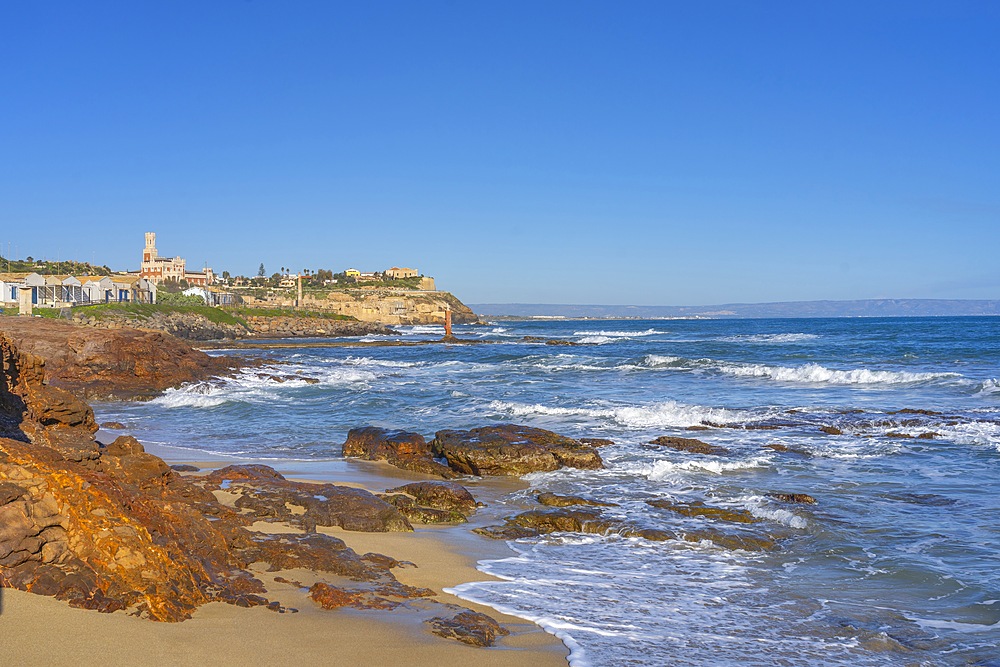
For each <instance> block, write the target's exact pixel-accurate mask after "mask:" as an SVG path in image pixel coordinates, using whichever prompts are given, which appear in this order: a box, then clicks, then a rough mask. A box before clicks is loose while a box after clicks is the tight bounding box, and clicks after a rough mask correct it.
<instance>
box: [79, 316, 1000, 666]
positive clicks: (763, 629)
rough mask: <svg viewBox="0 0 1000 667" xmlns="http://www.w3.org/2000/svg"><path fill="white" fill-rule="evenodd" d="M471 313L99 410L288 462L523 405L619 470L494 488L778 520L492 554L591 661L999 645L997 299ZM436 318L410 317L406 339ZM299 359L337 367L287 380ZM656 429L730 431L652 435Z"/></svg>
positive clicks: (695, 522) (860, 661) (483, 590)
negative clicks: (650, 311) (766, 312)
mask: <svg viewBox="0 0 1000 667" xmlns="http://www.w3.org/2000/svg"><path fill="white" fill-rule="evenodd" d="M456 333H457V334H458V335H459V336H462V337H468V338H476V339H480V340H484V341H491V342H492V343H493V344H484V345H476V346H440V345H433V346H419V347H371V348H355V349H350V348H311V349H289V350H274V351H268V352H264V353H259V352H253V353H252V354H254V355H258V354H263V355H264V356H265V357H266V358H267V359H268V360H269V361H270V362H273V363H272V364H271V365H268V366H265V367H263V368H257V369H254V370H252V371H247V372H245V373H242V374H241V375H239V376H238V377H236V378H233V379H228V380H218V381H212V382H205V383H199V384H195V385H191V386H186V387H183V388H181V389H178V390H172V391H168V392H167V393H166V394H164V395H163V396H161V397H159V398H157V399H155V400H153V401H151V402H148V403H141V404H101V405H98V406H96V409H97V412H98V416H99V418H100V419H102V420H103V419H115V420H118V421H124V422H126V423H127V424H128V426H129V428H130V430H131V432H133V433H135V434H136V435H137V436H138V437H140V438H141V439H142V440H144V441H146V442H149V443H158V444H163V445H170V446H174V447H179V448H181V451H183V450H184V449H190V450H192V457H205V456H206V454H207V455H209V456H211V455H213V454H225V455H232V456H238V457H248V458H256V459H274V460H275V461H276V465H277V466H278V467H280V466H281V464H282V462H283V461H284V462H290V461H310V462H312V463H311V464H310V465H313V466H318V467H319V468H322V467H323V466H324V465H329V466H334V465H343V464H342V463H341V461H340V444H341V443H342V442H343V441H344V439H345V436H346V434H347V431H348V430H349V429H350V428H353V427H355V426H360V425H366V424H373V425H378V426H387V427H394V428H396V427H398V428H406V429H409V430H415V431H419V432H422V433H424V434H425V435H428V436H430V435H432V434H433V433H434V431H436V430H439V429H444V428H471V427H475V426H482V425H486V424H490V423H502V422H514V423H520V424H528V425H532V426H538V427H542V428H548V429H552V430H555V431H558V432H560V433H563V434H567V435H570V436H574V437H587V436H589V437H600V438H608V439H611V440H613V441H614V442H615V444H614V445H611V446H608V447H606V448H604V449H602V456H603V457H604V459H605V462H606V466H607V467H606V469H604V470H600V471H577V470H561V471H557V472H552V473H544V474H535V475H529V476H528V477H526V479H527V481H528V482H529V483H530V485H531V489H530V490H528V491H523V492H519V493H516V494H513V495H512V496H510V497H508V498H506V499H504V500H503V501H501V502H500V503H499V504H498V505H496V506H494V507H491V508H489V511H492V512H494V513H495V514H496V515H497V516H498V517H502V516H504V515H505V513H506V514H512V513H514V512H517V511H519V510H521V509H523V508H524V507H527V506H529V505H530V504H531V502H532V496H533V495H534V494H536V493H538V492H540V491H553V492H556V493H568V494H576V495H583V496H587V497H591V498H594V499H599V500H604V501H608V502H614V503H616V504H617V506H616V507H613V508H607V510H606V511H607V514H608V516H610V517H614V518H616V519H619V520H621V521H623V522H625V523H628V524H630V525H636V526H641V527H650V528H662V529H668V530H671V531H673V532H675V533H678V534H682V535H684V534H694V533H696V532H697V533H698V534H699V535H704V534H706V532H705V531H706V530H708V531H711V530H721V531H727V532H736V533H737V534H742V535H755V536H766V537H768V538H770V539H773V540H775V543H776V547H775V548H774V549H772V550H765V551H743V550H734V549H731V548H726V547H725V546H720V545H719V544H716V543H715V542H713V541H711V539H702V540H700V541H697V542H689V541H684V540H675V541H668V542H651V541H646V540H644V539H641V538H625V537H621V536H620V535H618V534H611V535H592V534H567V533H563V534H553V535H548V536H544V537H541V538H537V539H526V540H519V541H517V542H513V543H511V546H512V548H513V549H514V553H513V555H512V556H510V557H509V558H503V559H500V560H492V561H485V562H483V563H481V564H480V568H481V569H482V570H484V571H486V572H489V573H491V574H493V575H496V576H497V577H500V579H501V580H500V581H490V582H476V583H470V584H465V585H462V586H459V587H457V588H456V589H455V592H456V593H458V594H459V595H460V596H462V597H464V598H466V599H469V600H475V601H477V602H482V603H486V604H489V605H492V606H493V607H495V608H497V609H500V610H502V611H506V612H510V613H514V614H517V615H520V616H523V617H526V618H530V619H533V620H535V621H537V622H539V623H540V624H542V625H543V626H544V627H545V628H547V629H548V630H550V631H552V632H554V633H556V634H557V635H558V636H560V637H561V638H562V639H563V640H564V641H565V642H566V643H567V645H568V646H569V647H570V648H571V649H572V656H571V661H572V663H573V664H574V665H665V664H670V665H734V664H739V665H853V666H859V665H983V666H987V665H1000V649H998V645H1000V574H998V572H1000V555H998V552H1000V381H998V377H1000V319H997V318H928V319H836V320H834V319H822V320H811V319H791V320H711V321H694V320H647V321H635V320H630V321H530V322H500V323H496V324H492V325H490V326H485V327H458V328H457V331H456ZM441 334H442V331H441V329H440V328H437V327H404V328H403V329H402V332H401V335H400V336H399V338H401V339H404V340H418V339H429V338H436V337H440V335H441ZM524 336H539V337H543V338H546V339H553V340H561V341H568V342H574V343H580V345H574V346H553V345H542V344H537V343H531V342H526V341H524V340H523V337H524ZM241 354H247V353H245V352H241ZM290 375H301V376H305V377H309V378H314V379H316V380H319V382H318V383H313V384H310V383H307V382H305V381H303V380H298V379H291V380H285V381H279V379H276V378H275V376H279V377H280V376H290ZM901 410H905V412H902V413H901V412H899V411H901ZM706 425H708V426H709V427H708V429H707V430H698V431H692V430H689V427H705V426H706ZM824 427H826V429H827V431H829V432H824V431H823V430H821V429H823V428H824ZM662 435H673V436H682V437H695V438H699V439H702V440H704V441H706V442H709V443H711V444H713V445H719V446H722V447H725V448H727V449H728V450H729V453H728V454H727V455H724V456H712V455H699V454H691V453H685V452H680V451H674V450H671V449H668V448H664V447H657V446H653V445H650V444H649V441H650V440H652V439H653V438H656V437H658V436H662ZM919 436H924V437H919ZM775 445H777V446H781V447H783V448H784V449H785V450H786V451H776V450H775V448H774V447H772V446H775ZM781 447H779V449H780V448H781ZM773 492H784V493H807V494H810V495H812V496H813V497H814V498H815V499H816V500H817V503H816V504H815V505H806V504H788V503H783V502H781V501H779V500H776V499H774V498H772V497H770V496H768V495H767V494H769V493H773ZM650 500H661V501H662V500H666V501H673V502H680V503H688V502H694V501H702V502H704V503H706V504H708V505H713V506H717V507H724V508H728V509H735V510H744V511H746V512H749V513H751V514H752V515H753V516H754V517H755V518H756V519H758V521H757V522H756V523H752V524H746V525H739V526H734V525H732V524H729V523H727V522H724V521H719V520H717V519H707V518H697V517H685V516H681V515H680V514H676V513H674V512H670V511H667V510H664V509H659V508H657V507H654V506H651V505H650V504H648V501H650ZM708 534H710V533H708Z"/></svg>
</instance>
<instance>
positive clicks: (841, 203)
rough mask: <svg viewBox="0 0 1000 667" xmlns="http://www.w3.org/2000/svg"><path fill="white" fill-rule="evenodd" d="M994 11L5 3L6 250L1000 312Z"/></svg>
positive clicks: (525, 292) (740, 4)
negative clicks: (915, 303) (939, 301)
mask: <svg viewBox="0 0 1000 667" xmlns="http://www.w3.org/2000/svg"><path fill="white" fill-rule="evenodd" d="M998 35H1000V3H998V2H994V1H991V0H983V1H980V2H967V1H962V0H948V1H941V2H919V1H916V0H911V1H907V2H894V1H883V2H849V1H838V2H827V3H818V2H801V1H800V0H796V1H788V2H779V1H761V2H746V1H744V0H733V1H729V2H726V1H706V2H669V1H667V0H659V1H656V2H611V1H608V2H586V1H580V0H572V1H565V2H562V1H559V2H557V1H537V0H536V1H532V2H527V1H524V2H522V1H517V0H508V1H504V2H500V1H492V2H486V1H470V0H461V1H454V2H438V1H432V0H421V1H420V2H383V1H378V0H366V1H365V2H333V1H329V0H328V1H320V2H305V1H295V0H289V1H287V2H277V1H262V0H255V1H227V0H217V1H213V2H184V1H181V0H172V1H171V2H159V3H154V2H130V1H127V0H122V1H120V2H102V1H100V0H92V1H90V2H86V3H80V2H62V1H56V0H51V1H46V2H13V1H9V0H8V1H6V2H3V1H0V63H2V64H0V255H4V256H7V255H8V254H11V255H15V256H16V257H22V258H23V257H26V256H29V255H31V256H33V257H35V258H48V259H77V260H81V261H96V262H97V263H99V264H108V265H110V266H111V267H112V268H114V269H118V270H126V269H129V270H136V269H138V266H139V261H140V258H141V251H142V247H143V232H146V231H155V232H157V247H158V249H159V251H160V254H161V255H165V256H173V255H180V256H183V257H185V258H186V259H187V260H188V265H189V267H201V266H204V265H205V264H206V263H207V264H208V265H210V266H211V267H213V269H215V271H216V272H221V271H223V270H228V271H230V272H232V273H233V274H241V273H242V274H247V275H255V274H256V273H257V269H258V266H259V264H260V263H264V265H265V267H266V270H267V272H268V274H270V273H272V272H274V271H277V270H278V269H279V268H280V267H288V268H291V269H292V270H293V271H296V270H299V269H305V268H308V269H313V270H315V269H320V268H329V269H333V270H334V271H338V270H342V269H345V268H348V267H356V268H358V269H360V270H362V271H375V270H383V269H385V268H388V267H390V266H408V267H415V268H417V269H419V270H420V271H421V272H422V273H424V274H426V275H432V276H434V277H435V278H436V279H437V283H438V287H439V288H441V289H447V290H450V291H453V292H454V293H455V294H456V295H457V296H458V297H459V298H460V299H462V300H463V301H466V302H468V303H514V302H520V303H567V304H587V303H591V304H641V305H705V304H714V303H736V302H745V303H749V302H767V301H790V300H812V299H865V298H970V299H996V298H1000V262H998V261H997V256H998V255H997V252H998V249H1000V243H998V238H1000V233H998V230H1000V38H998Z"/></svg>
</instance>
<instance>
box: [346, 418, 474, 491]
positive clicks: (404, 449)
mask: <svg viewBox="0 0 1000 667" xmlns="http://www.w3.org/2000/svg"><path fill="white" fill-rule="evenodd" d="M343 452H344V456H349V457H354V458H359V459H364V460H366V461H385V462H386V463H391V464H392V465H394V466H396V467H397V468H403V469H404V470H412V471H414V472H421V473H425V474H427V475H438V476H439V477H445V478H452V477H456V476H457V475H456V474H455V473H454V472H453V471H452V470H451V469H449V468H448V467H447V466H444V465H441V464H440V463H438V462H437V461H435V460H434V456H433V454H432V452H431V448H430V446H429V445H428V444H427V441H426V440H425V439H424V436H422V435H420V434H419V433H413V432H411V431H393V430H389V429H384V428H378V427H376V426H365V427H362V428H355V429H351V430H350V432H348V434H347V441H346V442H345V443H344V445H343Z"/></svg>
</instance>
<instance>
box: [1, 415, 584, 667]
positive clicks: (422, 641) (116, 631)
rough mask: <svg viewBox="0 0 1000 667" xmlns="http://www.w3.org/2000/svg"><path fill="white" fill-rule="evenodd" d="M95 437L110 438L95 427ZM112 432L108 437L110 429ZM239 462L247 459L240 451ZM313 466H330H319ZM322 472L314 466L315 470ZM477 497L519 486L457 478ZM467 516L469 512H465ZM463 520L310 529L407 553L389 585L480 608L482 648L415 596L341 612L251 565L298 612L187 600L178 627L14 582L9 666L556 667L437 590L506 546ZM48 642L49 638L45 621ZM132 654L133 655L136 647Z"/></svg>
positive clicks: (354, 471)
mask: <svg viewBox="0 0 1000 667" xmlns="http://www.w3.org/2000/svg"><path fill="white" fill-rule="evenodd" d="M98 435H99V439H101V440H105V439H109V437H110V439H114V435H112V434H111V433H109V432H107V431H101V432H99V434H98ZM115 435H117V434H115ZM149 451H150V453H152V454H155V455H156V456H159V457H161V458H163V459H164V460H165V461H166V462H167V463H168V464H171V465H174V464H182V463H183V464H188V465H194V466H196V467H199V468H201V471H200V472H198V473H194V474H196V475H201V474H207V473H208V472H209V471H210V470H211V469H214V468H218V467H220V466H225V465H229V464H232V463H235V462H237V459H224V458H223V457H213V458H211V460H207V459H208V457H205V458H202V457H191V452H190V450H179V449H178V448H172V447H164V446H156V445H151V446H150V447H149ZM239 462H240V463H254V462H256V461H252V460H247V459H240V460H239ZM265 463H266V464H268V465H271V466H276V469H278V470H279V472H282V473H283V474H285V473H287V474H288V478H289V479H293V480H295V481H308V482H320V483H331V482H332V483H336V484H340V485H344V486H356V487H359V488H365V489H368V490H371V491H381V490H384V488H386V486H388V485H393V484H402V483H406V482H410V481H423V480H427V479H431V478H430V477H429V476H426V475H420V474H419V473H409V472H407V471H403V470H400V469H398V468H395V467H393V466H390V465H388V464H383V463H375V462H355V461H343V462H341V461H336V460H334V461H329V462H295V461H290V462H287V463H286V464H285V465H282V464H281V463H279V462H276V461H266V462H265ZM324 464H334V465H332V466H331V465H326V466H324ZM323 467H326V468H327V472H326V473H325V474H324V473H321V472H320V471H319V468H323ZM468 486H469V488H470V490H471V491H472V493H473V494H474V495H475V496H476V498H477V499H479V498H484V499H485V501H486V502H487V503H488V504H489V503H490V502H491V499H494V498H497V497H499V496H501V495H503V494H505V493H509V492H510V491H512V490H515V489H516V488H524V487H525V486H526V485H525V484H524V483H522V482H520V481H519V480H512V479H483V480H481V481H479V480H477V481H476V482H474V483H472V484H469V485H468ZM473 521H475V519H473ZM470 527H471V526H470V524H460V525H458V526H429V527H425V526H415V527H414V532H412V533H368V532H357V531H347V530H343V529H341V528H326V527H320V528H319V529H318V532H320V533H324V534H327V535H332V536H334V537H337V538H339V539H341V540H343V541H344V542H346V543H347V545H348V547H350V548H352V549H354V550H355V551H357V552H358V553H367V552H376V553H382V554H385V555H388V556H392V557H393V558H396V559H397V560H401V561H409V562H411V563H413V564H414V565H415V566H416V567H407V568H400V569H397V570H394V572H395V573H396V577H397V578H398V579H399V581H400V582H402V583H404V584H408V585H412V586H420V587H427V588H430V589H432V590H433V591H434V592H435V593H436V596H435V597H434V598H433V599H434V600H435V601H437V602H442V603H446V604H457V605H461V606H463V607H466V608H469V609H472V610H474V611H478V612H482V613H486V614H488V615H490V616H492V617H493V618H495V619H496V620H497V621H499V622H500V623H501V624H502V625H503V626H504V627H506V628H507V629H508V630H510V633H511V634H510V635H509V636H507V637H503V638H501V639H500V640H498V642H497V645H496V646H494V647H490V648H479V647H473V646H468V645H466V644H463V643H461V642H457V641H450V640H447V639H443V638H440V637H437V636H435V635H433V634H431V633H430V632H429V631H428V630H427V628H426V626H425V624H424V623H423V621H424V620H425V619H426V618H427V617H429V616H431V615H433V614H432V613H431V612H429V611H427V610H423V609H421V608H420V601H416V602H414V603H413V604H411V605H408V606H406V607H401V608H399V609H396V610H391V611H379V610H373V611H360V610H354V609H349V608H344V609H339V610H332V611H331V610H324V609H322V608H320V607H319V606H318V605H317V604H316V603H315V602H313V601H312V600H311V599H309V598H308V595H307V593H306V591H305V590H304V589H301V588H297V587H295V586H293V585H290V584H287V583H282V582H275V581H274V580H273V577H274V576H275V575H276V574H281V575H283V576H285V577H288V578H291V579H293V580H294V576H292V577H289V572H291V573H294V570H293V571H283V572H280V573H268V572H265V571H263V570H256V571H255V574H256V575H257V576H259V577H260V578H261V580H262V581H264V582H265V584H266V585H267V588H268V592H267V596H268V598H269V599H272V600H278V601H279V602H280V603H281V604H282V605H283V606H286V607H290V608H294V609H297V610H298V613H284V614H278V613H274V612H272V611H268V610H266V609H264V608H257V607H255V608H251V609H244V608H240V607H237V606H234V605H230V604H225V603H221V602H213V603H209V604H207V605H204V606H203V607H201V608H199V609H198V610H197V611H195V613H194V614H193V616H192V618H190V619H189V620H187V621H184V622H181V623H155V622H150V621H148V620H145V619H139V618H133V617H131V616H128V615H126V614H124V613H115V614H101V613H97V612H94V611H88V610H82V609H75V608H72V607H70V606H68V605H67V604H66V603H65V602H62V601H59V600H56V599H54V598H50V597H44V596H40V595H34V594H31V593H26V592H23V591H19V590H12V589H3V591H2V592H3V594H4V596H5V597H4V598H3V600H2V603H3V606H2V614H0V627H2V628H3V631H4V633H5V634H7V633H9V635H10V636H16V637H18V638H19V640H18V642H16V643H15V644H14V645H13V646H9V647H6V648H5V655H6V656H7V657H8V659H10V660H11V661H12V663H13V664H22V665H44V664H68V663H70V662H72V663H74V664H80V665H91V664H93V665H106V664H125V663H129V664H160V663H163V662H168V663H170V664H177V665H200V664H204V663H205V662H206V661H208V660H215V659H223V658H225V659H227V660H230V661H232V660H237V661H243V660H246V661H253V662H269V661H274V662H276V663H278V664H283V663H291V662H294V663H295V664H303V665H310V664H330V663H331V662H337V663H342V664H402V663H406V664H411V665H418V666H420V665H426V666H431V665H441V664H478V665H483V666H494V665H495V666H497V667H508V666H509V667H516V666H520V665H533V666H534V665H540V666H549V665H551V666H552V667H556V666H565V665H567V664H568V661H567V656H568V653H569V651H568V649H567V648H566V647H565V645H564V644H563V643H562V642H561V641H560V640H559V639H558V638H557V637H555V636H554V635H552V634H549V633H547V632H545V631H544V630H543V629H542V628H541V627H540V626H538V625H537V624H535V623H533V622H531V621H528V620H526V619H523V618H519V617H516V616H510V615H507V614H503V613H500V612H498V611H496V610H495V609H493V608H491V607H486V606H484V605H479V604H476V603H473V602H469V601H466V600H463V599H460V598H458V597H456V596H454V595H451V594H449V593H445V592H444V591H443V589H446V588H450V587H453V586H457V585H459V584H462V583H467V582H470V581H481V580H488V579H492V578H493V577H491V576H490V575H487V574H484V573H482V572H480V571H479V570H477V569H476V564H477V562H478V561H479V560H483V559H489V558H503V557H505V556H507V555H510V554H511V553H512V552H511V550H510V548H509V547H507V546H506V544H505V543H503V542H497V541H493V540H488V539H486V538H481V537H478V536H476V535H474V534H472V533H471V532H470V530H469V529H470ZM253 529H254V530H260V531H267V532H275V533H279V532H301V531H299V530H298V529H296V528H294V527H292V526H289V525H287V524H265V523H262V522H261V523H258V524H255V525H254V526H253ZM53 627H58V628H60V631H59V632H60V640H59V641H58V642H56V641H52V640H51V636H52V635H51V633H52V630H51V629H52V628H53ZM137 651H140V653H139V654H138V655H137V654H136V652H137Z"/></svg>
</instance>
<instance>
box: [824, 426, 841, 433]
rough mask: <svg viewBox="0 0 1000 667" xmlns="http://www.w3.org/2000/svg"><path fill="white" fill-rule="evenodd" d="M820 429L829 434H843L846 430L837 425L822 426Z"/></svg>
mask: <svg viewBox="0 0 1000 667" xmlns="http://www.w3.org/2000/svg"><path fill="white" fill-rule="evenodd" d="M819 430H820V431H822V432H823V433H826V434H827V435H843V434H844V432H843V431H841V430H840V429H839V428H837V427H836V426H821V427H820V429H819Z"/></svg>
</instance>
